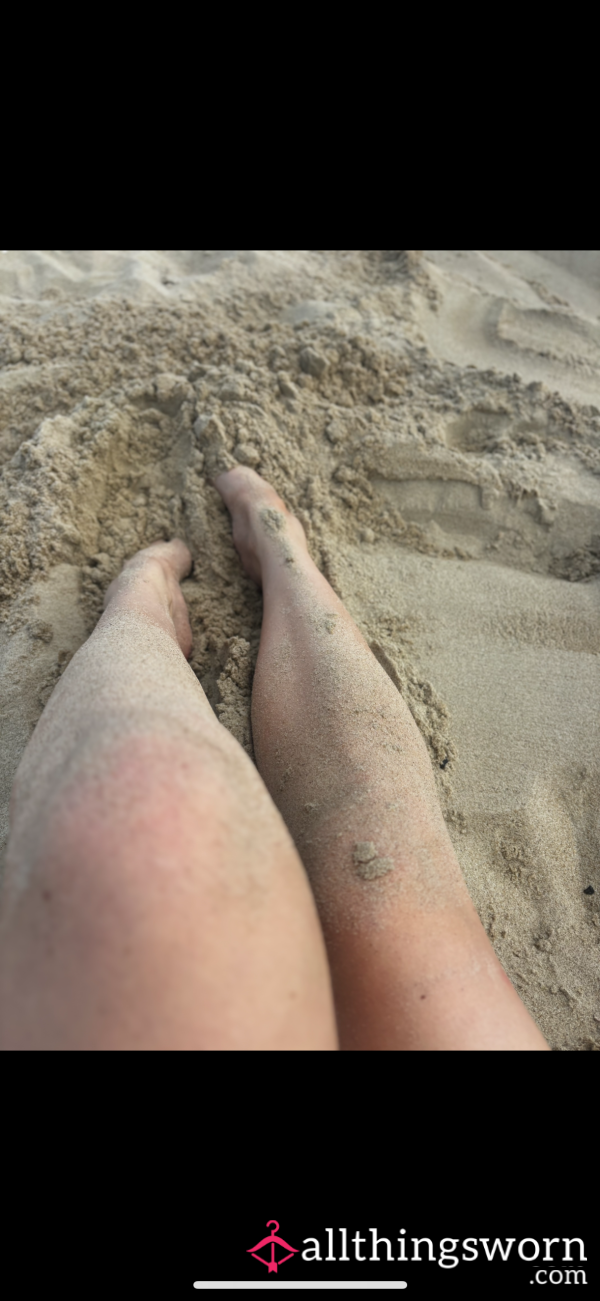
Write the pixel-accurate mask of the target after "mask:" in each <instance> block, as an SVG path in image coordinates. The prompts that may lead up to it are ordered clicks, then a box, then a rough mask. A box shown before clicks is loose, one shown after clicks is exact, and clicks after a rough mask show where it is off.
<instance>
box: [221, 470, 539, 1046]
mask: <svg viewBox="0 0 600 1301" xmlns="http://www.w3.org/2000/svg"><path fill="white" fill-rule="evenodd" d="M215 486H216V487H217V489H218V491H219V492H220V493H221V495H222V496H223V498H224V500H225V502H226V505H227V506H228V508H229V510H230V512H231V514H232V518H233V536H234V542H235V544H236V546H237V548H238V551H239V553H240V556H241V558H242V562H243V563H244V566H245V568H246V570H247V572H248V573H249V574H250V575H251V576H252V577H253V578H254V579H255V581H257V582H259V583H260V584H261V585H262V589H263V598H264V614H263V628H262V635H261V643H260V651H259V656H258V662H257V666H256V673H255V678H254V688H253V697H252V729H253V738H254V748H255V753H256V759H257V764H258V768H259V771H260V773H261V775H262V776H263V778H264V780H265V783H266V785H267V788H268V789H269V791H270V792H271V795H272V797H273V799H274V801H275V802H276V804H277V806H278V808H279V809H280V810H281V813H282V814H283V817H284V818H285V821H286V823H287V826H288V827H289V829H290V831H291V833H292V836H293V838H294V841H295V843H296V845H297V847H298V849H299V851H300V854H301V856H302V859H303V862H304V864H305V866H306V869H307V871H308V874H309V876H310V880H311V884H312V887H313V891H314V894H315V898H316V901H317V906H318V908H319V913H320V917H321V923H322V926H323V931H324V934H325V939H326V944H327V951H328V957H329V963H330V967H331V973H332V980H333V987H334V995H335V1001H336V1012H337V1021H338V1029H339V1034H340V1046H341V1047H342V1048H358V1049H390V1048H392V1049H393V1048H400V1049H402V1048H417V1049H453V1048H462V1049H479V1048H490V1049H496V1048H503V1049H544V1048H546V1047H547V1045H546V1044H545V1041H544V1039H543V1037H542V1035H541V1034H540V1032H539V1031H538V1029H537V1027H536V1026H535V1024H534V1022H533V1021H532V1019H531V1017H530V1016H529V1013H528V1012H527V1011H526V1009H525V1007H524V1006H523V1004H522V1002H521V1000H520V999H519V997H518V995H517V993H516V991H515V989H514V987H513V986H512V984H511V983H510V981H509V979H508V977H507V976H506V974H505V972H504V971H503V969H502V967H501V965H500V963H499V962H498V960H497V958H496V956H495V954H494V951H493V949H492V947H491V945H490V943H489V941H488V938H487V936H486V934H485V931H484V930H483V927H482V925H481V923H480V921H479V918H478V916H477V913H476V911H475V908H474V907H473V904H472V903H471V900H470V898H469V895H468V892H467V889H466V885H465V882H464V879H463V877H462V874H461V871H460V868H459V864H458V861H457V859H456V855H455V853H454V849H453V847H452V843H451V841H450V838H449V836H448V833H447V830H446V826H445V823H444V819H443V816H442V812H441V808H440V805H439V802H438V799H437V793H436V789H435V782H434V778H433V773H432V769H431V764H430V761H429V757H428V754H427V750H426V748H425V744H424V742H423V739H422V737H421V735H420V733H419V731H418V728H417V727H416V725H415V723H414V720H413V718H412V715H411V713H410V711H409V709H408V708H407V706H406V705H405V703H404V701H403V699H402V697H401V695H400V694H399V692H398V691H397V690H396V688H395V686H394V685H393V684H392V682H391V681H390V679H389V677H388V676H387V674H386V673H385V671H384V669H383V668H382V667H381V666H380V664H379V663H378V662H377V660H376V659H375V657H374V656H373V654H372V653H371V651H370V649H369V647H368V646H367V644H366V642H365V641H364V639H363V637H362V635H361V633H360V632H359V630H358V628H357V627H356V625H355V623H354V621H353V620H352V619H351V617H350V615H349V614H348V612H347V611H346V610H345V608H344V606H343V604H342V602H341V601H340V600H339V599H338V597H337V596H336V595H335V593H334V592H333V590H332V588H331V587H330V585H329V583H328V582H327V581H326V579H325V578H324V577H323V575H322V574H321V573H320V572H319V571H318V569H317V568H316V566H315V565H314V563H313V561H312V560H311V558H310V556H309V554H308V550H307V547H306V540H305V538H304V533H303V530H302V527H301V525H300V524H299V522H298V521H297V520H295V519H294V518H293V517H292V516H290V514H289V513H288V512H287V511H286V508H285V506H284V504H283V502H282V501H281V499H280V498H278V496H277V494H276V493H275V492H274V490H273V489H272V488H270V487H269V485H268V484H265V482H264V480H262V479H260V477H259V476H258V475H256V474H255V473H254V471H252V470H249V469H247V468H245V467H238V468H236V469H235V470H231V471H229V472H227V473H226V474H222V475H220V476H219V477H218V478H217V479H216V480H215Z"/></svg>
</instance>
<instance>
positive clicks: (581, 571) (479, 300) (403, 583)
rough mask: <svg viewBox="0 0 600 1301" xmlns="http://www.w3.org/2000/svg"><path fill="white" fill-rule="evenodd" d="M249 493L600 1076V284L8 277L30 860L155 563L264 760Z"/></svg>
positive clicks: (202, 260)
mask: <svg viewBox="0 0 600 1301" xmlns="http://www.w3.org/2000/svg"><path fill="white" fill-rule="evenodd" d="M596 404H598V405H596ZM236 461H238V462H242V463H245V464H248V465H253V466H254V467H255V468H256V469H258V471H259V472H260V473H261V474H263V475H264V476H265V477H266V478H267V479H269V480H270V481H271V482H272V483H273V485H274V487H275V488H276V489H277V490H278V492H280V493H281V495H282V496H283V498H284V499H285V501H286V502H287V504H288V505H289V506H290V508H291V509H293V510H294V511H295V512H296V513H297V514H298V516H299V517H300V519H301V520H302V523H303V525H304V527H305V529H306V532H307V536H308V539H309V546H310V550H311V553H312V555H313V557H314V558H315V560H316V562H317V564H318V565H319V566H320V568H321V569H322V571H323V572H324V573H325V574H326V575H327V577H328V578H329V581H330V582H331V583H332V585H333V586H334V587H335V589H336V591H337V592H338V594H339V595H340V596H341V597H342V599H343V600H344V601H345V603H346V604H347V606H348V608H349V609H350V611H351V613H352V615H353V616H354V618H355V619H356V621H357V623H358V624H359V626H360V627H361V629H362V631H363V632H364V634H365V636H366V637H367V640H368V641H369V643H370V645H371V646H372V648H373V650H374V653H375V654H376V655H377V657H378V659H379V660H380V662H381V663H382V664H383V665H384V667H385V668H386V670H387V672H388V673H389V675H390V677H391V678H392V681H393V682H394V683H395V684H396V686H397V688H398V690H400V691H401V692H402V693H403V694H404V695H405V698H406V700H407V701H408V704H409V705H410V708H411V709H412V712H413V714H414V717H415V718H416V721H417V723H418V725H419V727H420V728H421V731H422V732H423V735H424V737H425V739H426V741H427V744H428V747H429V752H430V756H431V761H432V764H433V767H434V771H435V773H436V778H437V782H438V789H439V793H440V799H441V801H442V806H443V809H444V815H445V817H446V820H447V824H448V827H449V830H450V834H451V836H452V839H453V842H454V844H455V847H456V851H457V854H458V857H459V860H460V863H461V866H462V868H463V871H464V873H465V877H466V880H467V884H468V886H469V890H470V892H471V896H472V898H473V900H474V902H475V904H476V907H477V908H478V910H479V913H480V916H481V918H482V921H483V923H484V925H485V927H486V929H487V931H488V934H489V935H490V938H491V940H492V942H493V944H494V946H495V948H496V951H497V953H498V956H499V958H500V960H501V962H502V963H503V964H504V967H505V969H506V971H507V972H508V974H509V976H510V978H511V979H512V980H513V981H514V983H515V985H516V987H517V988H518V990H519V992H520V994H521V997H522V998H523V1000H524V1002H525V1003H526V1005H527V1007H528V1008H529V1009H530V1011H531V1013H532V1014H533V1016H534V1018H535V1020H536V1022H537V1023H538V1025H539V1026H540V1028H541V1030H542V1032H543V1033H544V1034H545V1035H546V1037H547V1038H548V1040H549V1042H550V1044H551V1045H552V1047H553V1048H555V1049H568V1050H585V1049H588V1050H589V1049H595V1048H600V987H599V980H598V958H599V955H600V951H599V948H598V945H599V942H600V914H599V910H598V900H599V898H600V873H599V870H598V868H599V853H598V849H599V844H598V842H599V836H600V822H599V804H600V797H599V790H600V787H599V780H598V779H599V773H600V728H599V710H598V696H599V688H600V673H599V656H598V652H599V648H600V601H599V597H600V252H596V253H594V252H587V253H583V252H566V253H565V252H502V251H500V252H464V251H463V252H448V251H445V252H437V251H425V252H420V253H419V252H397V251H391V252H390V251H384V252H373V251H368V252H331V251H317V252H303V251H300V252H249V251H242V252H240V251H235V250H233V251H220V252H215V251H195V252H156V251H154V252H6V253H1V252H0V475H1V478H0V513H1V518H2V525H3V526H2V531H1V535H0V719H1V744H0V840H1V845H2V847H4V845H5V843H6V836H7V833H8V804H9V795H10V788H11V784H12V779H13V776H14V772H15V770H16V767H17V765H18V762H19V759H20V756H21V754H22V752H23V748H24V746H25V744H26V743H27V740H28V738H29V736H30V735H31V732H32V730H33V728H34V726H35V724H36V721H37V719H38V718H39V716H40V713H41V710H42V709H43V706H44V704H45V702H46V700H47V699H48V698H49V696H50V694H51V692H52V690H53V687H54V685H55V683H56V682H57V681H58V678H59V676H60V674H61V672H62V671H63V669H64V667H65V665H66V664H67V663H68V661H69V659H70V657H71V655H72V654H73V653H74V651H75V650H76V649H77V648H78V646H80V645H81V643H82V641H83V640H84V639H85V638H86V636H87V635H88V634H89V632H90V631H91V629H92V628H93V626H94V623H95V621H96V619H97V617H98V614H99V611H100V609H101V604H102V595H103V592H104V590H105V588H106V586H107V585H108V583H109V582H110V581H111V579H112V578H113V577H114V576H115V574H116V573H117V572H118V570H119V568H120V567H121V565H122V563H123V561H124V560H125V559H126V558H127V557H128V556H130V555H131V554H132V552H134V551H135V550H136V549H137V548H139V547H140V546H144V545H147V544H148V543H150V542H152V541H155V540H157V539H158V538H168V537H171V536H174V535H178V536H180V537H182V538H184V539H185V540H186V541H187V542H188V543H189V545H190V547H191V549H192V552H193V555H194V557H195V563H194V570H193V573H192V576H191V578H190V579H189V580H187V581H186V582H185V583H184V585H183V587H184V592H185V595H186V598H187V600H188V604H189V608H190V612H191V620H192V629H193V633H194V651H193V657H192V666H193V668H194V670H195V672H196V673H197V675H198V678H199V680H200V681H201V683H202V685H203V687H204V689H205V691H206V693H207V695H208V699H209V701H210V703H211V705H212V707H213V709H214V710H215V712H216V714H217V716H218V717H219V718H220V719H221V721H222V722H223V723H224V725H225V726H226V727H227V728H229V730H230V731H231V732H232V733H233V735H234V736H236V737H237V739H238V740H239V741H240V743H241V744H242V745H243V746H244V748H245V749H246V750H247V752H248V753H249V754H250V755H252V738H251V728H250V718H249V700H250V691H251V684H252V673H253V665H254V662H255V657H256V651H257V646H258V639H259V633H260V622H261V600H260V595H259V593H258V592H257V590H256V588H255V587H254V586H253V584H252V583H251V581H250V580H249V579H248V578H246V577H245V576H244V575H243V573H242V572H241V569H240V565H239V561H238V558H237V555H236V553H235V551H234V548H233V545H232V542H231V530H230V524H229V518H228V516H227V513H226V511H225V507H224V506H223V503H222V502H221V500H220V498H219V497H218V494H217V493H216V492H215V490H214V489H213V488H211V487H210V486H209V485H208V484H207V482H206V474H207V471H209V472H210V471H211V470H212V469H214V468H215V467H216V466H218V465H223V466H226V465H232V464H234V463H235V462H236ZM364 857H365V856H364V854H363V859H364ZM373 861H377V862H380V861H383V860H374V859H373V858H372V857H369V859H368V862H367V860H366V859H365V863H364V864H363V869H362V870H364V871H366V872H368V870H369V863H372V862H373Z"/></svg>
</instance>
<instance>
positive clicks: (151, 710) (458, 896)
mask: <svg viewBox="0 0 600 1301" xmlns="http://www.w3.org/2000/svg"><path fill="white" fill-rule="evenodd" d="M214 486H215V487H216V489H217V490H218V492H219V493H220V494H221V496H222V497H223V500H224V501H225V504H226V506H227V508H228V510H229V511H230V514H231V516H232V521H233V539H234V544H235V546H236V548H237V550H238V553H239V555H240V559H241V562H242V565H243V566H244V569H245V570H246V572H247V573H248V574H249V575H250V576H251V577H252V578H253V579H254V581H255V582H256V583H257V584H259V585H260V586H261V587H262V591H263V601H264V615H263V626H262V634H261V643H260V651H259V656H258V662H257V666H256V672H255V678H254V685H253V694H252V730H253V739H254V747H255V755H256V762H257V767H258V772H257V770H256V768H255V767H254V765H253V764H252V763H251V761H250V759H249V758H248V757H247V755H246V754H245V753H244V751H243V750H242V749H241V747H240V746H239V745H238V743H237V742H236V741H235V740H234V739H233V737H232V736H231V735H230V734H229V733H228V732H227V731H226V730H225V728H223V727H222V726H221V724H220V723H219V722H218V721H217V719H216V718H215V715H214V713H213V711H212V709H211V708H210V706H209V704H208V701H207V699H206V697H205V695H204V692H203V690H202V688H201V686H200V684H199V682H198V680H197V678H196V677H195V675H194V673H193V672H192V670H191V668H190V667H189V664H188V663H187V659H188V657H189V654H190V651H191V645H192V639H191V631H190V625H189V620H188V615H187V609H186V605H185V601H184V598H183V595H182V592H181V589H180V586H179V583H180V581H181V580H182V579H183V578H184V577H185V576H186V574H187V573H189V571H190V568H191V563H192V557H191V555H190V552H189V550H188V548H187V547H186V545H185V544H184V543H183V542H181V541H179V540H175V541H173V542H169V543H156V544H155V545H154V546H152V547H148V548H146V549H145V550H144V551H142V552H139V553H138V554H137V556H135V557H134V558H133V560H132V561H130V562H129V564H128V565H127V566H126V567H125V568H124V570H123V571H122V573H121V574H120V576H119V577H118V578H117V579H116V580H115V582H114V583H113V584H112V585H111V587H110V588H109V591H108V593H107V596H106V602H105V610H104V614H103V615H102V617H101V619H100V621H99V623H98V626H97V627H96V629H95V630H94V632H93V634H92V636H91V637H90V638H89V640H88V641H87V642H86V643H85V644H84V645H83V646H82V647H81V649H80V650H79V651H78V652H77V654H76V655H75V656H74V658H73V659H72V661H71V663H70V664H69V665H68V667H67V669H66V671H65V672H64V674H63V676H62V678H61V680H60V682H59V684H58V686H57V687H56V689H55V691H54V693H53V695H52V697H51V699H50V701H49V702H48V705H47V706H46V709H45V710H44V713H43V715H42V718H41V719H40V722H39V723H38V726H37V728H36V730H35V732H34V735H33V737H32V739H31V741H30V743H29V746H28V747H27V750H26V752H25V755H24V757H23V760H22V762H21V765H20V768H19V770H18V773H17V777H16V780H15V785H14V789H13V798H12V808H11V836H10V841H9V848H8V853H7V867H6V875H5V881H4V884H3V889H2V896H1V901H0V1048H4V1049H6V1048H8V1049H99V1048H103V1049H131V1048H138V1049H191V1050H198V1049H213V1050H214V1049H217V1050H218V1049H246V1050H247V1049H320V1050H323V1049H325V1050H330V1049H337V1048H338V1047H339V1048H342V1049H359V1050H361V1049H362V1050H365V1049H367V1050H369V1049H380V1050H389V1049H422V1050H423V1049H426V1050H429V1049H439V1050H443V1049H524V1050H530V1049H542V1050H543V1049H546V1048H547V1044H546V1042H545V1040H544V1039H543V1037H542V1035H541V1034H540V1032H539V1030H538V1029H537V1027H536V1025H535V1023H534V1022H533V1021H532V1019H531V1017H530V1016H529V1013H528V1012H527V1010H526V1009H525V1007H524V1005H523V1003H522V1002H521V1000H520V999H519V997H518V995H517V993H516V991H515V989H514V988H513V986H512V985H511V983H510V981H509V980H508V977H507V976H506V974H505V973H504V971H503V969H502V967H501V965H500V963H499V962H498V960H497V958H496V956H495V954H494V951H493V949H492V947H491V945H490V943H489V940H488V938H487V936H486V934H485V931H484V929H483V927H482V925H481V923H480V921H479V918H478V916H477V913H476V911H475V909H474V907H473V904H472V903H471V900H470V898H469V895H468V892H467V889H466V886H465V883H464V880H463V877H462V874H461V871H460V868H459V864H458V861H457V859H456V855H455V853H454V850H453V847H452V843H451V841H450V839H449V836H448V833H447V831H446V827H445V823H444V819H443V816H442V813H441V809H440V806H439V803H438V799H437V794H436V790H435V782H434V778H433V773H432V769H431V763H430V760H429V757H428V753H427V750H426V747H425V744H424V742H423V740H422V737H421V735H420V733H419V731H418V728H417V727H416V725H415V723H414V721H413V718H412V715H411V714H410V711H409V710H408V708H407V706H406V705H405V703H404V701H403V699H402V697H401V695H400V694H399V692H398V691H397V689H396V687H395V686H394V685H393V683H392V682H391V681H390V679H389V678H388V676H387V674H386V673H385V671H384V669H383V668H382V667H381V666H380V665H379V663H378V662H377V660H376V659H375V658H374V656H373V655H372V653H371V651H370V649H369V647H368V646H367V644H366V642H365V641H364V639H363V637H362V635H361V633H360V632H359V630H358V628H357V627H356V625H355V623H354V622H353V620H352V618H351V617H350V615H349V614H348V612H347V611H346V610H345V608H344V606H343V604H342V602H341V601H340V600H339V598H338V597H337V596H336V594H335V593H334V591H333V590H332V588H331V587H330V585H329V583H328V582H327V581H326V579H325V578H324V577H323V575H322V574H321V573H320V572H319V570H318V569H317V567H316V565H315V564H314V562H313V561H312V559H311V557H310V555H309V552H308V548H307V544H306V538H305V535H304V532H303V529H302V526H301V525H300V523H299V521H298V520H296V519H295V518H294V517H293V516H292V515H291V514H290V513H289V512H288V511H287V509H286V507H285V505H284V503H283V502H282V500H281V499H280V498H279V497H278V495H277V494H276V493H275V491H274V490H273V489H272V488H271V487H270V486H269V485H268V484H267V483H265V481H264V480H263V479H261V478H260V477H259V476H258V475H257V474H256V473H255V472H254V471H252V470H250V469H248V468H247V467H241V466H240V467H237V468H236V469H234V470H231V471H228V472H227V473H225V474H221V475H220V476H219V477H218V478H217V479H216V480H215V482H214ZM199 563H200V564H201V559H200V562H199ZM259 774H260V775H259Z"/></svg>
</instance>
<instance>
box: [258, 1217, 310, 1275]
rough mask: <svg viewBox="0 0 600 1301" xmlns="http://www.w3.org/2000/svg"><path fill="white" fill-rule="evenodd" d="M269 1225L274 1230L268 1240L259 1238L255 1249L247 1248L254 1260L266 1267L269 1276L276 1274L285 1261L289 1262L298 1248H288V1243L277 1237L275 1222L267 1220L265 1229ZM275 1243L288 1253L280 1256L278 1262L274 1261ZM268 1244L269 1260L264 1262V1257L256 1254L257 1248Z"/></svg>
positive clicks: (277, 1226) (277, 1225) (276, 1224)
mask: <svg viewBox="0 0 600 1301" xmlns="http://www.w3.org/2000/svg"><path fill="white" fill-rule="evenodd" d="M270 1224H274V1225H275V1228H274V1229H271V1232H270V1234H269V1236H268V1238H261V1240H260V1242H257V1244H256V1246H255V1247H248V1251H249V1252H250V1255H251V1256H254V1259H255V1260H260V1262H261V1264H263V1265H267V1266H268V1270H269V1274H276V1273H277V1269H278V1266H279V1265H283V1264H284V1262H285V1261H286V1260H291V1259H292V1256H293V1255H294V1253H295V1252H296V1251H299V1248H298V1247H290V1244H289V1242H284V1240H283V1238H278V1237H277V1230H278V1228H279V1224H278V1223H277V1220H267V1228H269V1225H270ZM276 1242H277V1243H279V1246H280V1247H285V1249H286V1251H287V1252H288V1253H289V1254H288V1255H287V1256H281V1257H280V1259H279V1260H275V1243H276ZM268 1243H270V1244H271V1259H270V1260H265V1259H264V1256H258V1255H257V1254H256V1253H257V1252H258V1249H259V1247H266V1246H267V1245H268Z"/></svg>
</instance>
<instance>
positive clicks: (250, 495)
mask: <svg viewBox="0 0 600 1301" xmlns="http://www.w3.org/2000/svg"><path fill="white" fill-rule="evenodd" d="M213 484H214V486H215V488H216V489H217V492H219V493H220V494H221V496H222V498H223V501H224V502H225V505H226V507H227V509H228V511H229V513H230V515H231V518H232V522H233V545H234V547H235V549H236V551H237V552H238V554H239V557H240V560H241V562H242V565H243V566H244V569H245V571H246V573H247V574H249V576H250V578H253V579H254V582H255V583H258V586H259V587H261V586H262V572H263V566H264V565H265V563H267V561H269V560H276V561H279V562H280V563H283V564H293V563H294V562H295V559H296V556H298V557H299V556H301V555H302V554H304V555H308V547H307V545H306V536H305V533H304V529H303V528H302V525H301V523H300V521H299V520H297V519H296V517H295V515H292V514H291V512H290V511H289V510H288V509H287V506H286V505H285V503H284V502H283V501H282V500H281V497H279V496H278V495H277V493H276V492H275V489H274V488H272V487H271V485H270V483H267V482H266V480H265V479H261V477H260V474H257V473H256V470H251V469H250V468H249V466H247V465H236V467H235V469H233V470H226V471H225V472H224V473H223V474H219V475H217V477H216V479H213Z"/></svg>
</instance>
